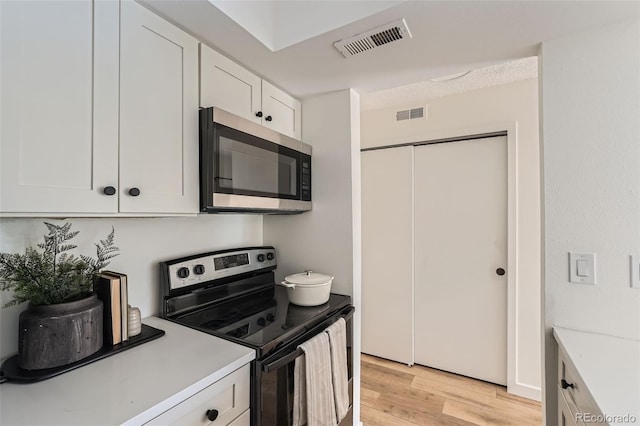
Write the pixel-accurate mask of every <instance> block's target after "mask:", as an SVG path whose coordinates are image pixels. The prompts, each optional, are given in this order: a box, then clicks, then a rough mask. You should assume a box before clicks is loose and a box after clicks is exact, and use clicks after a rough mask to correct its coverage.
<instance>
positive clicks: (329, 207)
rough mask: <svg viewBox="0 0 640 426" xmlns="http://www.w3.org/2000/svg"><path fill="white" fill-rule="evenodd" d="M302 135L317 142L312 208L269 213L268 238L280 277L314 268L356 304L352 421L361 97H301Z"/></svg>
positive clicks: (356, 391) (349, 92)
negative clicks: (296, 212)
mask: <svg viewBox="0 0 640 426" xmlns="http://www.w3.org/2000/svg"><path fill="white" fill-rule="evenodd" d="M302 110H303V111H304V113H303V115H302V120H303V121H302V129H303V135H304V137H303V139H304V141H305V142H306V143H309V144H311V145H312V146H313V156H312V158H313V160H312V176H313V180H312V198H313V210H312V211H310V212H308V213H304V214H301V215H294V216H265V219H264V242H265V244H272V245H274V246H275V247H276V248H277V249H278V253H279V260H280V263H279V265H278V269H277V270H276V279H277V280H281V279H282V278H283V277H284V276H286V275H288V274H291V273H293V272H301V271H303V270H305V269H310V270H313V271H317V272H322V273H326V274H330V275H332V276H334V277H335V279H334V281H333V285H332V288H331V291H332V292H335V293H342V294H349V295H351V296H352V301H353V304H354V306H355V307H356V314H355V315H354V320H353V334H354V336H353V337H354V342H353V345H354V346H353V349H354V351H353V352H354V358H353V367H354V371H353V375H354V419H355V420H356V422H355V423H354V424H357V420H358V419H359V418H360V403H359V402H360V155H359V151H360V138H359V136H360V135H359V130H360V121H359V118H360V117H359V112H360V99H359V97H358V94H357V93H355V92H354V91H353V90H342V91H339V92H333V93H329V94H325V95H320V96H317V97H314V98H311V99H308V100H305V101H303V103H302Z"/></svg>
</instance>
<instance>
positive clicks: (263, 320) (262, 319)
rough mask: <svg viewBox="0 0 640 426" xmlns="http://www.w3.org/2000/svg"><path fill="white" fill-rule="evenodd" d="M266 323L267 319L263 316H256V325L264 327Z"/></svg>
mask: <svg viewBox="0 0 640 426" xmlns="http://www.w3.org/2000/svg"><path fill="white" fill-rule="evenodd" d="M266 323H267V321H266V320H265V319H264V318H258V325H259V326H260V327H264V325H265V324H266Z"/></svg>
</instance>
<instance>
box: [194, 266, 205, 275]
mask: <svg viewBox="0 0 640 426" xmlns="http://www.w3.org/2000/svg"><path fill="white" fill-rule="evenodd" d="M193 273H194V274H196V275H202V274H204V265H196V266H194V267H193Z"/></svg>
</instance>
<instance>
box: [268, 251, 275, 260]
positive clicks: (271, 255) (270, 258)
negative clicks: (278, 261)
mask: <svg viewBox="0 0 640 426" xmlns="http://www.w3.org/2000/svg"><path fill="white" fill-rule="evenodd" d="M274 257H276V255H275V254H273V252H269V253H267V260H273V258H274Z"/></svg>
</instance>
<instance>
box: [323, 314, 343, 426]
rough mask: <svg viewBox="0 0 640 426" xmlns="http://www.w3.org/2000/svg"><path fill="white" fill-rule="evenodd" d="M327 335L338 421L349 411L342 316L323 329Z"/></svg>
mask: <svg viewBox="0 0 640 426" xmlns="http://www.w3.org/2000/svg"><path fill="white" fill-rule="evenodd" d="M325 331H326V332H327V334H328V335H329V347H330V349H331V372H332V375H333V394H334V398H335V404H336V417H337V420H338V423H340V422H341V421H342V419H344V417H345V416H346V415H347V412H348V411H349V389H348V386H349V373H348V371H347V323H346V321H345V320H344V318H340V319H338V321H336V322H334V323H333V324H331V325H330V326H329V327H327V329H326V330H325Z"/></svg>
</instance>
